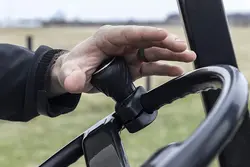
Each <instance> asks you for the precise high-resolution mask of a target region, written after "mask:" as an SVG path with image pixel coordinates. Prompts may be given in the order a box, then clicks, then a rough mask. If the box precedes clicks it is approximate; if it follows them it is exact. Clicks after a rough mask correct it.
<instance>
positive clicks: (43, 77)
mask: <svg viewBox="0 0 250 167" xmlns="http://www.w3.org/2000/svg"><path fill="white" fill-rule="evenodd" d="M62 52H65V50H61V49H51V48H49V49H48V47H45V46H41V47H39V48H38V49H37V51H36V52H35V54H37V55H41V59H40V61H39V62H38V66H37V69H36V75H35V88H36V102H37V112H38V113H39V114H40V115H45V116H48V117H56V116H59V115H61V114H66V113H69V112H71V111H73V110H74V109H75V108H76V106H77V104H78V103H79V100H80V97H81V94H70V93H66V94H63V95H60V96H57V97H53V98H48V97H47V95H48V92H47V85H48V84H49V82H50V69H51V67H52V66H53V64H54V63H55V61H56V60H57V58H58V57H60V56H61V55H62Z"/></svg>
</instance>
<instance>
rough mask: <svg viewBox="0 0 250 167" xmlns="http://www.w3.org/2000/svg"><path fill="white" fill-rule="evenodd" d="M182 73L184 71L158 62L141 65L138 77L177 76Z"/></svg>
mask: <svg viewBox="0 0 250 167" xmlns="http://www.w3.org/2000/svg"><path fill="white" fill-rule="evenodd" d="M183 73H184V71H183V69H182V68H181V67H178V66H171V65H169V64H163V63H160V62H150V63H143V64H142V65H141V68H140V77H144V76H151V75H158V76H178V75H181V74H183ZM136 78H137V77H136Z"/></svg>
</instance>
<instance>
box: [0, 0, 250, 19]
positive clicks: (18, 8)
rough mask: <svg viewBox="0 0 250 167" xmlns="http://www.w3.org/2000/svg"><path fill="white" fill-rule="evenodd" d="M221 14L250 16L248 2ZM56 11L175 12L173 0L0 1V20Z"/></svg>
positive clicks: (238, 1)
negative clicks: (242, 13) (243, 13)
mask: <svg viewBox="0 0 250 167" xmlns="http://www.w3.org/2000/svg"><path fill="white" fill-rule="evenodd" d="M223 2H224V6H225V10H226V12H227V13H230V12H235V11H237V12H250V0H223ZM57 10H62V11H64V12H65V14H66V17H67V18H68V19H72V18H80V19H85V20H106V19H139V20H145V19H146V20H148V19H156V20H162V19H165V18H166V16H167V14H169V13H172V12H177V11H178V6H177V2H176V0H103V1H102V0H0V20H4V19H6V18H8V17H9V18H10V19H16V18H24V19H30V18H45V19H46V18H49V17H51V16H52V15H53V14H54V13H55V12H56V11H57Z"/></svg>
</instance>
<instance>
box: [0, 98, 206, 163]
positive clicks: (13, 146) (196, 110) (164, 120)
mask: <svg viewBox="0 0 250 167" xmlns="http://www.w3.org/2000/svg"><path fill="white" fill-rule="evenodd" d="M113 107H114V103H113V101H112V100H110V99H107V98H105V97H104V96H102V95H94V96H93V95H90V96H89V95H88V96H83V97H82V101H81V104H80V105H79V106H78V108H77V110H76V111H74V112H72V113H71V114H68V115H64V116H61V117H58V118H54V119H48V118H46V117H42V116H41V117H39V118H36V119H34V120H32V121H31V122H29V123H27V124H24V123H9V122H6V121H2V122H1V126H0V131H1V132H2V133H1V137H0V141H1V142H0V150H2V151H1V152H0V164H1V166H11V167H17V166H26V167H30V166H38V165H39V164H40V163H42V162H43V161H44V160H46V159H47V158H48V157H49V156H50V155H51V154H53V153H54V152H55V151H57V150H58V149H59V148H60V147H62V146H64V145H65V144H67V143H68V142H69V141H70V140H72V139H73V138H75V137H76V136H78V135H79V134H80V133H82V132H83V131H84V130H85V129H87V128H88V127H90V126H91V125H93V124H94V123H95V122H97V121H98V120H99V119H101V118H103V117H104V116H106V115H108V114H109V113H111V112H112V111H113ZM202 110H203V109H202V106H201V102H200V97H199V95H191V96H189V97H188V98H185V99H180V100H178V101H176V102H174V103H173V104H170V105H167V106H164V107H163V108H162V109H161V110H160V112H159V115H158V118H157V120H156V121H155V122H153V123H152V124H151V125H150V126H149V127H147V128H145V129H144V130H142V131H140V132H138V133H135V134H130V133H128V132H127V131H126V130H124V131H123V132H122V135H121V136H122V139H123V142H124V146H125V149H126V152H127V154H128V158H129V162H130V163H131V166H134V167H135V166H139V165H140V164H141V163H143V161H144V160H146V159H147V158H148V156H149V155H151V154H152V153H153V152H154V151H156V149H158V148H159V147H161V146H164V145H166V144H168V143H171V142H175V141H181V140H184V139H185V138H186V137H187V136H188V135H189V134H191V132H192V131H193V130H194V129H195V128H196V127H197V126H198V124H199V123H200V122H201V121H202V119H203V118H204V113H203V111H202ZM73 166H75V167H80V166H84V160H80V161H79V162H78V163H77V164H75V165H73Z"/></svg>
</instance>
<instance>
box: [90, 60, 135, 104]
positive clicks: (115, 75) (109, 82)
mask: <svg viewBox="0 0 250 167" xmlns="http://www.w3.org/2000/svg"><path fill="white" fill-rule="evenodd" d="M91 84H92V85H93V86H94V87H95V88H97V89H98V90H99V91H100V92H102V93H104V94H105V95H107V96H109V97H111V98H113V99H114V100H115V101H116V102H118V103H120V102H122V101H123V100H124V99H126V98H127V97H128V96H129V95H131V94H132V93H133V92H134V90H135V85H134V84H133V80H132V76H131V74H130V71H129V68H128V66H127V64H126V61H125V60H124V58H123V57H122V56H117V57H112V58H111V59H108V60H106V61H104V62H103V63H102V64H101V65H100V66H99V67H98V69H97V71H96V72H95V73H94V74H93V76H92V80H91Z"/></svg>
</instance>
